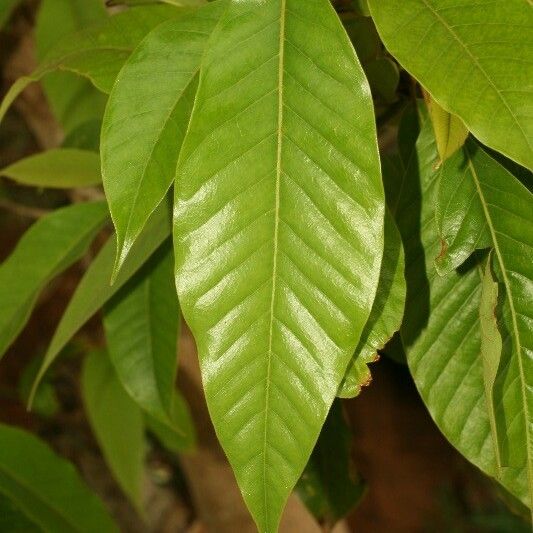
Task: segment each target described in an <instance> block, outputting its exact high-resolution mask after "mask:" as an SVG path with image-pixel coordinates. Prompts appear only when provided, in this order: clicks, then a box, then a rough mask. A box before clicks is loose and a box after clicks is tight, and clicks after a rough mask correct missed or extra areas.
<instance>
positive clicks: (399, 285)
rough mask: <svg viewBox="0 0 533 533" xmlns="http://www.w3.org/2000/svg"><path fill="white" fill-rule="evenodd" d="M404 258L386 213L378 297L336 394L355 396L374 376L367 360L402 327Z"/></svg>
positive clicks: (346, 396)
mask: <svg viewBox="0 0 533 533" xmlns="http://www.w3.org/2000/svg"><path fill="white" fill-rule="evenodd" d="M404 271H405V260H404V253H403V246H402V239H401V237H400V232H399V231H398V228H397V227H396V223H395V222H394V219H393V218H392V216H391V214H390V213H389V211H388V210H387V212H386V215H385V250H384V252H383V261H382V263H381V273H380V277H379V283H378V290H377V294H376V299H375V300H374V304H373V306H372V311H371V313H370V316H369V318H368V322H367V323H366V325H365V328H364V330H363V333H362V335H361V339H360V341H359V345H358V346H357V348H356V350H355V354H354V355H353V357H352V361H351V362H350V364H349V366H348V370H347V372H346V375H345V376H344V379H343V381H342V383H341V386H340V389H339V392H338V393H337V396H339V397H340V398H354V397H355V396H357V395H358V394H359V393H360V392H361V387H362V386H364V385H366V384H368V383H369V382H370V380H371V379H372V376H371V374H370V369H369V368H368V363H372V362H373V361H375V360H376V359H377V357H378V351H379V350H381V349H383V348H384V347H385V344H387V342H388V341H389V340H390V339H391V338H392V336H393V335H394V333H396V331H398V330H399V329H400V325H401V323H402V317H403V311H404V307H405V291H406V287H405V274H404Z"/></svg>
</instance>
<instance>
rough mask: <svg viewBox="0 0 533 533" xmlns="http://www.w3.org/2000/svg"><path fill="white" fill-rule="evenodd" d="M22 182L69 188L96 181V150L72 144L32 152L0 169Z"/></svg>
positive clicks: (97, 176) (98, 159) (37, 185)
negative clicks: (71, 146)
mask: <svg viewBox="0 0 533 533" xmlns="http://www.w3.org/2000/svg"><path fill="white" fill-rule="evenodd" d="M0 176H6V177H8V178H11V179H12V180H14V181H16V182H17V183H20V184H22V185H31V186H33V187H52V188H71V187H89V186H91V185H98V184H99V183H101V181H102V174H101V172H100V158H99V156H98V154H97V153H95V152H91V151H89V150H78V149H75V148H56V149H53V150H48V151H46V152H41V153H39V154H35V155H32V156H29V157H26V158H24V159H21V160H19V161H16V162H15V163H13V164H12V165H9V166H8V167H5V168H2V169H0Z"/></svg>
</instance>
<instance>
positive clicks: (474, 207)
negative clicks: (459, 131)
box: [436, 141, 533, 501]
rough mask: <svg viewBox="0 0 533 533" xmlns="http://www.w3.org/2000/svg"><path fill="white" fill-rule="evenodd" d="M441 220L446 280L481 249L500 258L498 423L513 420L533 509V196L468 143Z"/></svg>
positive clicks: (447, 170) (446, 173) (513, 452)
mask: <svg viewBox="0 0 533 533" xmlns="http://www.w3.org/2000/svg"><path fill="white" fill-rule="evenodd" d="M436 217H437V223H438V226H439V229H440V234H441V238H442V250H441V253H440V254H439V257H438V263H439V264H440V271H441V272H443V271H444V273H446V272H448V271H449V268H450V267H452V266H458V265H460V264H462V263H463V262H464V260H465V259H466V258H467V257H468V256H469V255H470V254H471V253H472V252H473V251H474V250H475V249H476V248H485V247H487V246H490V247H491V248H492V249H493V250H494V266H495V269H496V272H495V273H496V275H497V277H498V279H499V281H500V283H501V285H502V300H503V302H502V305H503V309H502V315H503V316H502V318H503V322H502V323H501V324H500V325H499V327H500V328H501V329H502V330H503V332H504V334H505V336H506V345H507V346H506V347H504V354H503V355H502V357H503V358H504V361H503V362H502V363H500V366H501V367H503V368H501V369H500V372H499V377H498V380H499V383H500V385H499V386H503V387H505V389H506V398H505V401H503V402H500V403H501V405H500V406H499V409H500V411H501V413H500V414H499V418H501V419H503V423H504V424H505V422H506V421H511V420H512V424H511V422H507V424H509V427H505V431H504V432H499V434H500V436H505V441H506V443H505V444H506V447H507V448H508V452H507V453H508V454H509V461H510V464H512V465H514V466H517V465H523V466H525V465H526V464H527V465H529V469H530V470H529V476H530V491H531V497H532V501H533V329H532V325H533V303H532V300H531V297H532V295H533V261H532V260H531V258H533V195H532V194H531V193H530V192H529V191H528V190H527V188H526V187H524V186H523V185H522V184H521V183H520V181H519V180H518V179H516V178H515V177H514V176H513V175H512V174H510V173H509V172H508V171H507V170H505V169H504V168H503V167H502V166H501V165H499V164H498V163H497V162H496V161H495V160H494V159H492V158H491V157H490V156H489V155H488V154H487V153H485V152H484V151H483V150H482V149H481V148H480V147H479V146H478V145H476V144H475V143H474V142H473V141H469V142H467V144H466V145H465V147H464V149H463V151H462V152H461V153H458V154H457V155H456V156H454V157H452V158H451V159H449V160H448V162H447V163H446V164H445V166H444V168H443V171H442V176H441V180H440V187H439V192H438V196H437V210H436ZM495 386H496V388H498V385H497V384H496V385H495ZM497 417H498V413H497ZM507 424H506V425H507ZM502 434H504V435H502ZM500 445H501V443H500ZM506 462H507V461H504V464H506Z"/></svg>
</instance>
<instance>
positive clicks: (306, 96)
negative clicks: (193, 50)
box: [174, 0, 384, 533]
mask: <svg viewBox="0 0 533 533" xmlns="http://www.w3.org/2000/svg"><path fill="white" fill-rule="evenodd" d="M174 215H175V216H174V221H175V222H174V236H175V246H176V263H177V266H176V269H177V272H176V277H177V287H178V293H179V296H180V303H181V305H182V310H183V314H184V316H185V318H186V320H187V323H188V324H189V326H190V327H191V329H192V331H193V333H194V336H195V338H196V341H197V345H198V351H199V357H200V364H201V370H202V377H203V383H204V388H205V391H206V397H207V402H208V406H209V409H210V413H211V416H212V419H213V423H214V425H215V429H216V431H217V435H218V437H219V440H220V442H221V444H222V446H223V448H224V450H225V452H226V454H227V456H228V458H229V460H230V463H231V465H232V467H233V470H234V472H235V475H236V477H237V481H238V483H239V485H240V488H241V491H242V493H243V496H244V499H245V501H246V503H247V505H248V507H249V509H250V510H251V512H252V514H253V516H254V519H255V520H256V523H257V525H258V528H259V530H260V531H261V532H262V533H265V532H274V531H276V529H277V526H278V523H279V518H280V515H281V512H282V510H283V507H284V505H285V502H286V499H287V497H288V495H289V493H290V491H291V490H292V488H293V487H294V485H295V483H296V482H297V480H298V478H299V477H300V474H301V473H302V471H303V469H304V467H305V465H306V463H307V460H308V458H309V456H310V454H311V451H312V449H313V446H314V443H315V441H316V439H317V437H318V434H319V432H320V428H321V426H322V424H323V423H324V420H325V419H326V415H327V412H328V410H329V408H330V406H331V403H332V401H333V399H334V397H335V395H336V393H337V390H338V387H339V385H340V382H341V380H342V378H343V377H344V374H345V371H346V368H347V366H348V363H349V361H350V358H351V356H352V355H353V353H354V350H355V348H356V346H357V343H358V342H359V338H360V336H361V333H362V330H363V327H364V325H365V324H366V322H367V319H368V316H369V314H370V309H371V307H372V303H373V301H374V296H375V292H376V288H377V283H378V279H379V272H380V264H381V258H382V255H383V225H384V222H383V219H384V199H383V188H382V183H381V179H380V172H379V157H378V152H377V146H376V131H375V123H374V116H373V108H372V100H371V96H370V91H369V88H368V84H367V82H366V80H365V78H364V74H363V72H362V69H361V67H360V65H359V62H358V60H357V58H356V56H355V53H354V50H353V48H352V46H351V43H350V41H349V39H348V36H347V35H346V33H345V31H344V28H343V27H342V25H341V23H340V21H339V19H338V17H337V15H336V13H335V11H334V10H333V8H332V6H331V4H330V2H329V0H309V1H306V2H301V1H300V0H266V1H263V2H257V1H254V0H243V1H232V2H231V3H230V4H229V7H228V10H227V12H226V13H225V14H224V15H223V17H222V19H221V22H220V23H219V25H218V27H217V29H216V30H215V32H214V33H213V35H212V38H211V41H210V43H209V48H208V50H207V52H206V55H205V58H204V62H203V65H202V73H201V76H200V82H199V88H198V93H197V96H196V102H195V107H194V111H193V116H192V119H191V124H190V127H189V130H188V133H187V137H186V139H185V141H184V145H183V148H182V152H181V154H180V160H179V164H178V174H177V181H176V200H175V208H174Z"/></svg>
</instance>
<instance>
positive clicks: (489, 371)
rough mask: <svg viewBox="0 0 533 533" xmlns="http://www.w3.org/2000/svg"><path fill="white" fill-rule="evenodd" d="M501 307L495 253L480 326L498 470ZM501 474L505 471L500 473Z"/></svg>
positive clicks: (483, 292) (483, 295)
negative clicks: (496, 388)
mask: <svg viewBox="0 0 533 533" xmlns="http://www.w3.org/2000/svg"><path fill="white" fill-rule="evenodd" d="M497 306H498V282H497V281H496V280H495V279H494V277H493V274H492V254H491V255H489V258H488V260H487V264H486V266H485V273H484V275H483V281H482V286H481V302H480V304H479V327H480V330H481V359H482V361H483V382H484V384H485V401H486V403H487V411H488V413H489V421H490V429H491V431H492V444H493V446H494V454H495V456H496V462H497V465H498V469H501V467H502V465H503V463H504V461H502V458H501V452H500V444H499V441H500V439H499V437H498V425H497V417H496V412H495V410H496V408H495V398H494V385H495V383H496V377H497V375H498V368H499V366H500V360H501V356H502V349H503V343H502V336H501V334H500V331H499V330H498V321H497V317H496V313H497ZM499 475H501V473H500V474H499Z"/></svg>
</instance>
